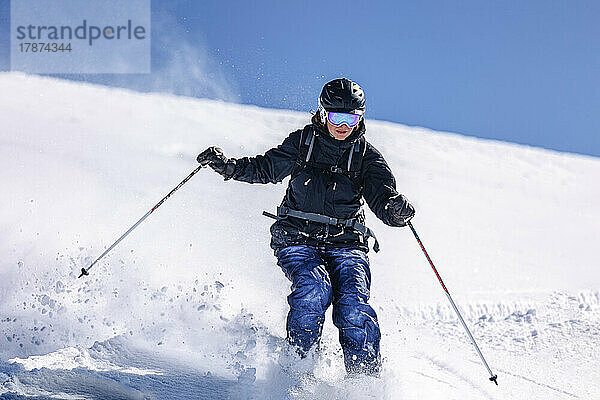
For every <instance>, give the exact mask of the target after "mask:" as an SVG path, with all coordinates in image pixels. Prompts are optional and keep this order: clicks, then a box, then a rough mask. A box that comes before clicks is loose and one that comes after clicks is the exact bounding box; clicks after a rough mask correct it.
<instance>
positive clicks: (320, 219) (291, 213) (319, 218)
mask: <svg viewBox="0 0 600 400" xmlns="http://www.w3.org/2000/svg"><path fill="white" fill-rule="evenodd" d="M263 215H265V216H267V217H269V218H273V219H276V220H280V219H283V218H286V217H294V218H299V219H303V220H306V221H311V222H317V223H321V224H325V225H333V226H338V227H344V228H351V229H354V230H355V231H358V232H360V233H362V234H363V235H364V237H365V239H369V238H373V239H375V243H374V244H373V250H375V252H378V251H379V242H378V241H377V237H375V233H374V232H373V231H372V230H371V229H369V228H368V227H367V226H366V225H364V224H362V223H360V222H359V221H358V219H357V218H356V217H354V218H349V219H341V218H333V217H330V216H328V215H323V214H317V213H311V212H304V211H298V210H293V209H291V208H289V207H285V206H279V207H277V215H273V214H271V213H268V212H266V211H263Z"/></svg>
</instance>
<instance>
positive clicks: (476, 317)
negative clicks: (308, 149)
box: [0, 73, 600, 400]
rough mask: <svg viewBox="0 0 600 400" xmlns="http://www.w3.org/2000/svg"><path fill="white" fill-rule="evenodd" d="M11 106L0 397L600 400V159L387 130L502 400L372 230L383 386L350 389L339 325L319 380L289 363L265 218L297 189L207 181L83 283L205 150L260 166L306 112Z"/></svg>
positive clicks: (70, 92) (6, 122) (7, 109)
mask: <svg viewBox="0 0 600 400" xmlns="http://www.w3.org/2000/svg"><path fill="white" fill-rule="evenodd" d="M0 91H1V92H2V93H3V96H2V97H0V120H1V121H2V126H3V128H2V130H1V131H0V132H1V133H0V180H1V181H2V183H3V186H4V187H7V188H10V195H9V196H5V198H4V201H5V206H3V207H2V208H0V235H1V237H2V239H3V240H2V241H0V254H1V255H2V257H1V258H0V271H1V272H2V275H1V276H2V281H1V282H0V398H11V399H13V398H25V397H26V396H29V397H31V398H38V399H46V398H73V399H75V398H77V399H83V398H86V399H92V398H93V399H96V398H97V399H117V398H118V399H122V398H126V399H130V398H131V399H138V398H139V399H144V398H157V399H171V398H173V399H175V398H177V399H182V398H193V399H218V398H239V399H249V398H256V399H265V398H272V399H282V398H291V399H365V398H373V399H381V398H386V399H396V398H405V399H422V398H447V399H482V398H483V399H502V400H505V399H534V400H535V399H544V400H546V399H549V398H551V399H562V398H565V399H567V398H569V399H570V398H581V399H595V398H600V391H599V390H598V387H597V386H598V385H597V384H596V383H597V382H598V381H599V380H600V373H598V372H597V368H596V366H597V361H598V359H600V355H599V354H598V350H597V349H598V348H600V273H598V265H597V264H598V263H597V261H596V260H597V259H598V258H597V255H596V254H595V247H596V246H595V244H596V240H595V232H596V230H597V227H598V223H599V222H600V210H599V208H598V207H597V198H598V197H600V187H599V186H598V185H597V183H596V182H598V178H599V177H600V160H598V159H595V158H592V157H584V156H578V155H572V154H564V153H558V152H553V151H547V150H542V149H536V148H531V147H524V146H518V145H514V144H509V143H501V142H495V141H486V140H479V139H475V138H467V137H463V136H460V135H455V134H446V133H438V132H432V131H429V130H425V129H421V128H410V127H405V126H401V125H398V124H392V123H387V122H379V121H370V120H368V121H367V135H368V138H369V140H370V141H371V142H372V143H373V144H374V145H375V146H376V147H377V148H378V149H379V150H381V151H382V153H383V154H384V156H385V157H386V159H387V160H388V162H389V164H390V166H391V168H392V170H393V171H394V173H395V175H396V177H397V180H398V188H399V189H400V191H401V192H403V193H404V194H406V195H407V196H408V197H409V199H411V201H413V202H414V204H415V206H416V208H417V216H416V217H415V220H414V225H415V228H416V229H417V230H418V231H419V235H420V236H421V238H422V240H423V242H424V244H425V246H426V247H427V249H428V251H429V252H430V254H431V256H432V258H433V259H434V261H435V263H436V266H437V267H438V269H439V271H440V274H441V275H442V277H443V279H444V281H445V283H446V285H447V286H448V288H449V289H450V292H451V293H452V296H453V298H454V299H455V300H456V302H457V303H458V306H459V308H460V309H461V310H462V311H463V313H464V317H465V319H466V321H467V323H468V324H469V326H470V327H471V328H472V332H473V335H474V336H475V338H476V339H477V340H478V342H479V344H480V346H481V349H482V351H483V352H484V354H485V355H486V358H487V359H488V361H489V362H490V366H491V367H492V369H494V371H495V372H497V373H498V375H499V383H500V386H499V387H495V386H494V385H492V384H490V383H489V382H488V381H487V375H486V372H485V370H484V368H483V367H482V366H481V364H480V362H479V360H478V357H477V355H476V354H475V352H474V350H473V349H472V346H471V344H470V343H469V342H468V339H467V337H466V335H465V334H464V332H463V330H462V327H461V326H460V325H459V323H458V321H457V320H456V318H455V316H454V314H453V311H452V309H451V308H450V307H449V305H448V304H447V300H446V298H445V296H444V294H443V292H442V290H441V288H440V287H439V284H438V282H437V281H436V279H435V276H434V275H433V274H432V273H431V270H430V268H429V266H428V265H427V263H426V261H425V259H424V258H423V255H422V254H421V252H420V249H419V248H418V246H417V245H416V243H415V241H414V238H413V237H412V236H411V235H410V232H409V231H407V230H394V229H390V228H388V227H385V226H383V225H382V224H381V223H379V222H378V221H377V220H376V219H375V217H374V216H373V215H372V214H371V213H370V212H369V213H368V215H367V222H368V225H369V226H370V227H372V228H373V230H375V231H376V233H377V236H378V238H379V239H380V242H381V246H382V251H381V252H380V253H377V254H374V253H369V258H370V260H371V263H372V274H373V284H372V285H373V286H372V300H371V301H372V304H373V306H374V307H375V309H376V310H377V312H378V315H379V318H380V322H381V326H382V334H383V338H382V354H383V356H384V358H385V371H384V374H383V376H382V378H381V379H369V378H361V379H356V380H344V379H343V377H344V371H343V366H342V361H341V349H340V347H339V344H338V343H337V332H336V330H335V328H334V327H333V326H332V324H331V317H330V315H328V317H327V318H328V321H327V322H326V326H325V328H324V336H323V352H322V354H321V356H320V357H318V358H317V359H316V360H315V361H314V363H313V364H310V363H308V364H307V362H306V361H305V360H303V361H300V360H297V359H296V358H295V357H294V356H293V354H292V355H290V354H288V353H287V352H286V347H285V339H284V338H285V328H284V321H285V315H286V312H287V304H286V300H285V296H286V295H287V293H288V290H289V282H287V280H286V279H285V277H284V276H283V274H282V273H281V271H280V270H279V268H278V267H277V266H276V264H275V258H274V257H273V254H272V251H271V250H270V249H269V248H268V240H269V234H268V227H269V225H270V223H271V221H270V220H268V219H266V218H264V217H262V216H261V212H262V210H271V211H272V210H273V209H274V207H275V206H276V205H277V204H278V203H279V202H280V200H281V197H282V196H283V193H284V191H285V183H286V182H284V184H283V185H246V184H242V183H237V182H226V183H224V182H223V181H222V179H221V178H220V177H218V176H216V175H215V174H213V173H211V172H210V171H201V172H200V173H199V174H198V175H197V176H196V177H194V178H193V180H191V181H190V182H188V184H186V185H185V186H184V187H182V188H181V189H180V190H179V191H178V192H177V193H176V195H174V196H173V197H172V198H171V199H169V201H168V202H166V203H165V204H164V205H163V206H162V207H161V208H160V210H159V211H157V212H156V213H154V214H153V215H152V217H151V218H149V219H148V220H147V221H146V222H145V223H144V225H143V226H141V227H140V228H139V229H138V230H136V231H135V233H134V234H132V235H131V236H130V237H128V238H127V239H126V240H125V241H123V243H121V244H120V245H119V246H118V247H117V248H115V249H114V251H113V252H112V253H111V254H110V255H109V256H107V257H106V259H104V260H103V261H102V262H101V263H99V264H98V265H97V266H95V267H94V269H93V270H92V272H91V275H90V276H89V277H87V278H86V279H77V278H76V276H77V275H78V273H79V270H80V269H81V268H82V267H84V266H88V265H89V263H91V262H92V261H93V260H94V259H95V258H96V257H97V256H98V255H99V253H101V252H102V250H103V249H104V248H106V247H107V246H109V245H110V244H111V243H112V241H113V240H115V239H116V238H117V237H118V235H120V234H121V233H123V232H124V230H125V229H126V228H127V227H128V226H129V225H130V224H132V223H133V222H135V220H137V218H139V217H141V216H142V215H143V214H144V213H145V212H146V211H147V210H148V209H149V208H151V207H152V206H153V205H154V204H155V203H156V201H157V200H159V199H160V198H161V197H162V196H163V195H164V194H166V193H167V192H168V191H169V190H170V189H171V188H172V187H173V186H174V185H175V184H177V183H178V182H179V181H180V180H181V179H183V178H184V177H185V176H186V175H187V174H188V173H189V172H190V171H191V170H192V169H193V168H194V167H195V166H196V164H195V161H194V157H195V155H196V154H197V153H198V152H199V151H201V150H203V149H204V148H206V147H207V146H209V145H220V146H221V147H223V149H224V150H225V153H226V154H228V155H231V156H234V157H238V156H246V155H255V154H261V153H263V152H264V151H265V150H267V149H268V148H270V147H272V146H274V145H276V144H278V143H280V142H281V140H282V139H283V138H284V137H285V135H287V133H288V132H290V131H292V130H295V129H298V128H299V127H302V126H303V125H304V124H305V123H307V121H308V117H309V115H308V114H307V113H298V112H290V111H281V110H266V109H259V108H257V107H249V106H240V105H234V104H227V103H222V102H217V101H208V100H197V99H189V98H183V97H175V96H168V95H160V94H139V93H135V92H131V91H126V90H121V89H111V88H105V87H98V86H93V85H86V84H80V83H73V82H66V81H61V80H56V79H51V78H41V77H36V76H28V75H23V74H12V73H11V74H0ZM4 94H6V95H4ZM557 216H560V220H558V219H557ZM303 371H312V372H313V373H314V375H315V378H314V379H308V378H307V376H305V375H303Z"/></svg>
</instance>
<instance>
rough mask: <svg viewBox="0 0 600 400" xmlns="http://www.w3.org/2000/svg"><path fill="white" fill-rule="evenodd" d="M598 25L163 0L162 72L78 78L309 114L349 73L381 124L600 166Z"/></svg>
mask: <svg viewBox="0 0 600 400" xmlns="http://www.w3.org/2000/svg"><path fill="white" fill-rule="evenodd" d="M7 5H8V2H7V0H0V37H2V38H6V36H7V34H8V27H7V25H8V20H7V18H6V17H3V16H2V14H4V15H6V13H7V10H8V6H7ZM598 20H600V2H597V1H576V2H573V1H548V0H545V1H534V0H532V1H527V2H517V1H511V2H506V1H481V0H477V1H457V2H452V1H420V2H415V1H385V2H376V1H371V2H352V1H345V2H335V1H333V2H332V1H328V2H323V1H322V2H309V1H303V2H299V1H298V2H287V1H285V2H284V1H257V2H247V1H227V2H217V1H202V2H199V1H192V0H184V1H176V2H171V1H160V2H159V1H153V2H152V40H153V43H152V45H153V48H152V51H153V54H152V56H153V60H152V68H153V73H152V74H151V75H150V76H141V75H137V76H136V75H133V76H131V75H128V76H118V75H117V76H115V75H90V76H83V75H80V76H76V75H70V76H67V77H69V78H72V79H83V80H89V81H93V82H100V83H105V84H111V85H118V86H128V87H132V88H134V89H137V90H159V91H170V92H174V93H179V94H184V95H191V96H197V97H212V98H223V99H225V100H228V101H236V102H240V103H247V104H256V105H259V106H264V107H273V108H286V109H294V110H309V109H310V108H314V106H315V104H316V97H317V96H318V93H319V91H320V88H321V86H322V85H323V83H324V82H326V81H328V80H330V79H333V78H337V77H340V76H346V77H349V78H351V79H353V80H356V81H357V82H359V83H360V84H361V86H362V87H363V89H364V90H365V92H366V96H367V113H368V114H367V117H370V118H376V119H382V120H388V121H394V122H399V123H403V124H408V125H419V126H425V127H429V128H432V129H436V130H444V131H451V132H458V133H463V134H466V135H472V136H478V137H484V138H493V139H500V140H506V141H511V142H517V143H524V144H531V145H535V146H541V147H546V148H551V149H557V150H562V151H570V152H576V153H583V154H590V155H595V156H600V139H599V136H600V135H599V133H598V128H599V127H600V113H599V112H598V110H600V40H598V39H599V38H600V24H599V23H598ZM6 41H7V40H3V42H6ZM7 53H8V47H7V44H6V43H0V69H4V70H6V69H8V68H9V66H8V62H7V61H6V60H7Z"/></svg>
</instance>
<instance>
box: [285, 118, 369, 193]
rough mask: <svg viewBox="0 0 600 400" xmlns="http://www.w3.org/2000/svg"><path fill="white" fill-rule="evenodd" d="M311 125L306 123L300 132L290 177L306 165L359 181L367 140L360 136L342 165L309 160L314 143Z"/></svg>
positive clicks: (314, 135)
mask: <svg viewBox="0 0 600 400" xmlns="http://www.w3.org/2000/svg"><path fill="white" fill-rule="evenodd" d="M316 136H317V135H316V134H315V133H314V130H313V127H312V125H306V126H305V127H304V129H303V130H302V133H301V134H300V147H299V150H298V158H297V159H296V165H295V166H294V169H293V170H292V178H294V177H295V176H296V174H297V173H298V172H300V171H301V170H302V169H304V168H305V167H306V166H310V167H314V168H317V169H321V170H323V171H327V172H331V173H336V174H342V175H346V176H347V177H348V178H350V179H351V180H352V181H353V182H355V183H356V182H358V181H360V174H361V168H362V161H363V157H364V155H365V150H366V148H367V141H366V139H365V137H364V135H363V136H361V137H360V138H359V139H358V140H357V141H356V142H355V143H354V146H353V147H352V149H351V150H350V152H349V155H348V161H347V162H346V163H344V166H343V167H340V166H339V165H332V164H327V163H321V162H317V161H313V160H311V155H312V150H313V146H314V143H315V137H316Z"/></svg>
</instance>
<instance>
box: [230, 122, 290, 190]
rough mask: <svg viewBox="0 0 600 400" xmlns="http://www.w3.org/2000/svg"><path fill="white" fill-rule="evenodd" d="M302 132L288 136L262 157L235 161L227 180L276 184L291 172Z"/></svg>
mask: <svg viewBox="0 0 600 400" xmlns="http://www.w3.org/2000/svg"><path fill="white" fill-rule="evenodd" d="M301 134H302V130H301V129H300V130H297V131H295V132H292V133H290V134H289V136H288V137H287V138H285V140H284V141H283V143H281V144H280V145H279V146H277V147H275V148H272V149H270V150H268V151H267V152H266V153H265V154H264V155H258V156H256V157H244V158H239V159H235V170H234V172H233V174H232V175H231V176H230V177H229V179H235V180H236V181H241V182H248V183H278V182H281V181H282V180H283V179H284V178H285V177H286V176H288V175H289V174H290V173H291V172H292V168H293V167H294V164H295V163H296V159H297V158H298V149H299V146H300V136H301Z"/></svg>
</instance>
